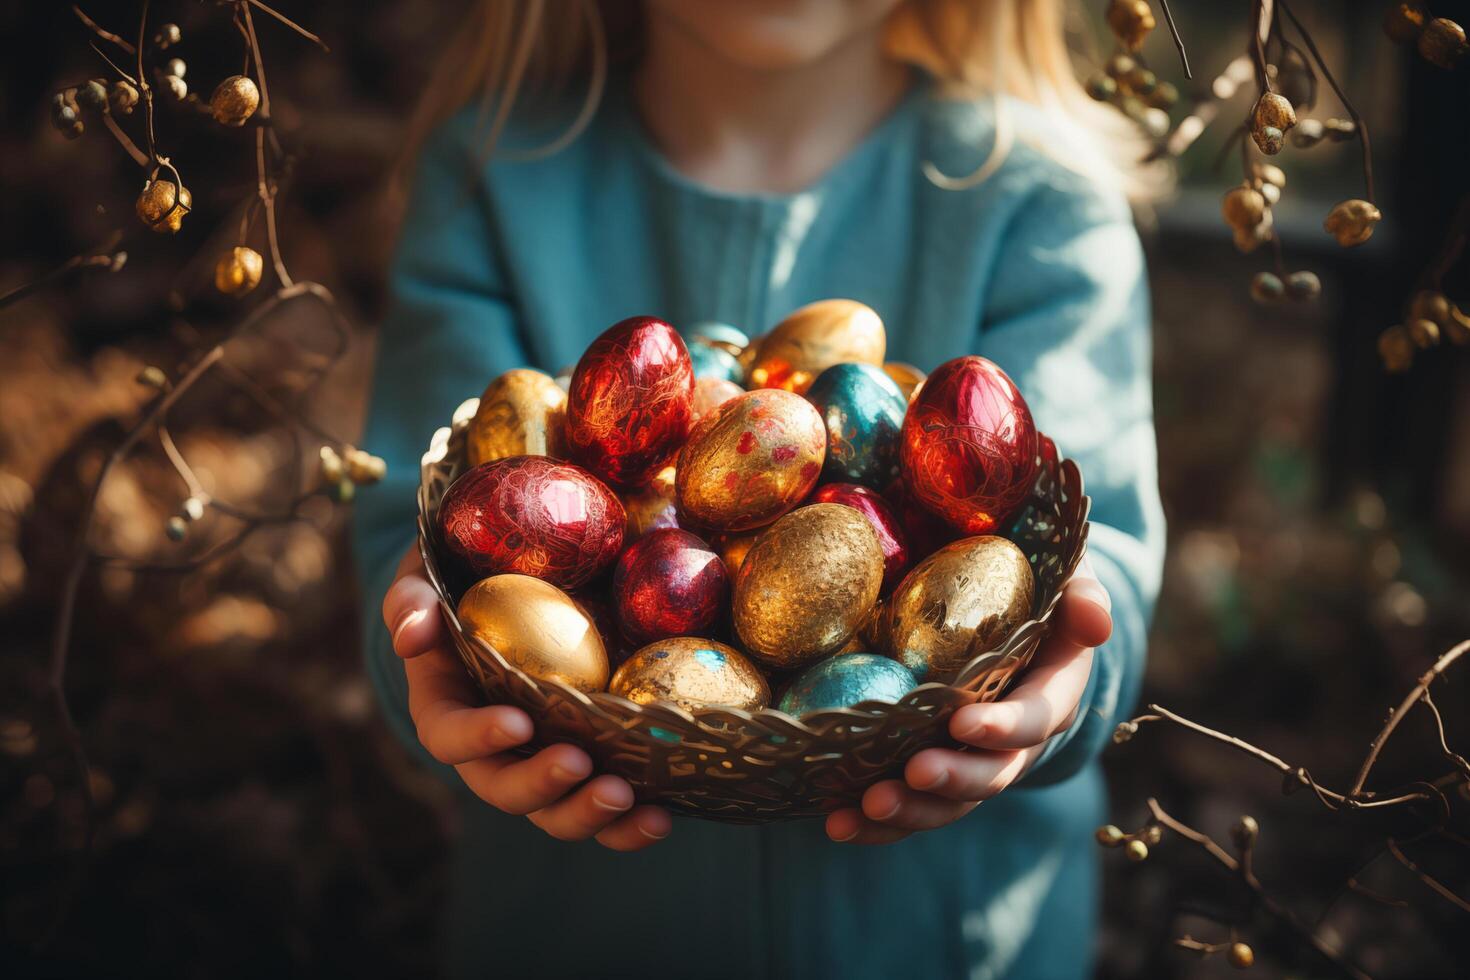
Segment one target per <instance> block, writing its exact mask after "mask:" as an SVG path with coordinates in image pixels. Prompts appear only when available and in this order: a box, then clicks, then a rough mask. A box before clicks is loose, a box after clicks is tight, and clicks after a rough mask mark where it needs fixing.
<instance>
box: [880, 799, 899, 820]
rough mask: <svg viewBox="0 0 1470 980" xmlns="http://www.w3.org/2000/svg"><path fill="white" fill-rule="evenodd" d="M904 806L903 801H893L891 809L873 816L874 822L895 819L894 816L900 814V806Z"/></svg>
mask: <svg viewBox="0 0 1470 980" xmlns="http://www.w3.org/2000/svg"><path fill="white" fill-rule="evenodd" d="M902 805H903V801H902V800H894V801H893V806H891V807H889V808H888V809H887V810H885V811H883V812H882V813H875V814H873V819H874V820H891V819H893V815H894V814H895V813H897V812H898V808H899V807H900V806H902Z"/></svg>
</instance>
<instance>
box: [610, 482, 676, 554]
mask: <svg viewBox="0 0 1470 980" xmlns="http://www.w3.org/2000/svg"><path fill="white" fill-rule="evenodd" d="M621 498H622V501H623V511H624V512H625V513H626V514H627V515H628V525H627V528H626V529H625V530H624V532H623V544H625V545H626V544H631V543H633V542H634V541H637V540H638V539H639V538H641V537H643V535H645V534H647V533H648V532H649V531H652V530H655V529H656V528H661V527H678V526H679V516H678V513H677V511H678V507H677V505H676V502H675V499H674V468H673V467H672V466H665V467H664V468H663V469H661V470H659V471H658V475H657V476H655V477H654V478H653V480H652V481H651V482H650V483H649V484H648V486H646V487H640V488H639V489H637V490H629V491H626V492H624V493H623V494H621Z"/></svg>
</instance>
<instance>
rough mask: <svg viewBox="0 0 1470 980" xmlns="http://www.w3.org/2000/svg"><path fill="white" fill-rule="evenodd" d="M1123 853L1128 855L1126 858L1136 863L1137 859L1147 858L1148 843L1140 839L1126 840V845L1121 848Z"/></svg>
mask: <svg viewBox="0 0 1470 980" xmlns="http://www.w3.org/2000/svg"><path fill="white" fill-rule="evenodd" d="M1123 853H1124V854H1126V855H1128V860H1130V861H1132V862H1133V863H1134V864H1137V863H1138V862H1139V861H1144V860H1147V858H1148V845H1147V844H1145V843H1144V842H1143V841H1141V840H1131V841H1129V842H1128V845H1127V846H1126V847H1124V848H1123Z"/></svg>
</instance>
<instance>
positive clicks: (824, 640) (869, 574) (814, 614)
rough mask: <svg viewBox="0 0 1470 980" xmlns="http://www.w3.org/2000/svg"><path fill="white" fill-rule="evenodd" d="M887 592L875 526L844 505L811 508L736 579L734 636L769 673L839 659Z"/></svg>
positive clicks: (787, 521)
mask: <svg viewBox="0 0 1470 980" xmlns="http://www.w3.org/2000/svg"><path fill="white" fill-rule="evenodd" d="M882 585H883V548H882V546H881V545H879V544H878V536H877V535H876V534H875V533H874V532H873V525H872V524H871V523H869V521H868V519H867V518H866V517H864V516H863V515H862V514H860V513H859V512H858V511H856V510H854V509H853V508H851V507H847V506H844V505H842V504H811V505H809V506H806V507H798V508H797V509H796V510H794V511H792V512H791V513H790V514H787V515H786V516H785V517H783V518H781V519H780V520H779V521H777V522H776V523H775V524H773V525H771V526H770V527H769V528H767V529H766V530H765V531H764V532H762V534H761V536H760V537H759V538H758V539H757V540H756V542H755V545H754V546H753V547H752V548H751V549H750V553H749V554H748V555H746V556H745V561H744V562H743V563H742V564H741V566H740V571H739V573H738V574H736V576H735V597H734V601H733V602H732V603H731V611H732V614H733V618H734V621H735V631H736V633H738V634H739V636H740V642H741V643H742V644H743V645H744V647H745V649H746V650H748V651H749V652H750V654H751V656H753V657H755V658H756V659H757V660H759V661H761V662H762V663H764V664H766V665H767V666H770V667H776V668H780V669H788V668H794V667H801V666H804V665H806V664H809V663H811V662H813V661H815V660H819V659H821V658H822V657H824V656H826V655H828V654H830V653H834V652H836V651H837V650H840V649H842V647H843V646H844V645H845V644H846V643H847V641H848V640H849V639H851V638H852V636H853V634H854V633H856V632H857V631H858V627H859V626H861V625H862V623H863V619H864V618H865V617H866V616H867V615H868V612H869V610H871V609H872V608H873V604H874V603H875V602H877V601H878V590H879V589H880V588H881V587H882Z"/></svg>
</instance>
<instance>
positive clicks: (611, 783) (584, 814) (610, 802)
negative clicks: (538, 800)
mask: <svg viewBox="0 0 1470 980" xmlns="http://www.w3.org/2000/svg"><path fill="white" fill-rule="evenodd" d="M632 806H633V787H631V786H629V785H628V783H627V781H626V780H623V779H619V778H618V777H617V776H598V777H597V778H596V779H594V780H592V781H591V782H589V783H588V784H587V785H585V786H582V787H580V788H579V789H577V790H576V791H575V792H573V793H571V794H569V795H567V796H566V797H564V798H562V799H561V800H558V801H557V802H555V803H553V804H551V806H548V807H546V808H545V809H542V810H537V811H536V812H534V813H532V814H530V821H531V822H532V823H533V824H535V825H536V826H538V827H540V828H541V829H542V830H544V831H546V832H547V833H548V834H550V835H551V836H552V837H555V838H556V839H557V840H586V839H587V838H589V837H595V836H596V835H597V834H599V833H601V832H602V830H603V829H604V828H606V827H607V825H608V824H610V823H612V822H613V821H614V820H616V819H617V818H618V817H621V816H622V815H623V814H624V813H627V812H628V810H629V809H631V808H632Z"/></svg>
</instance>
